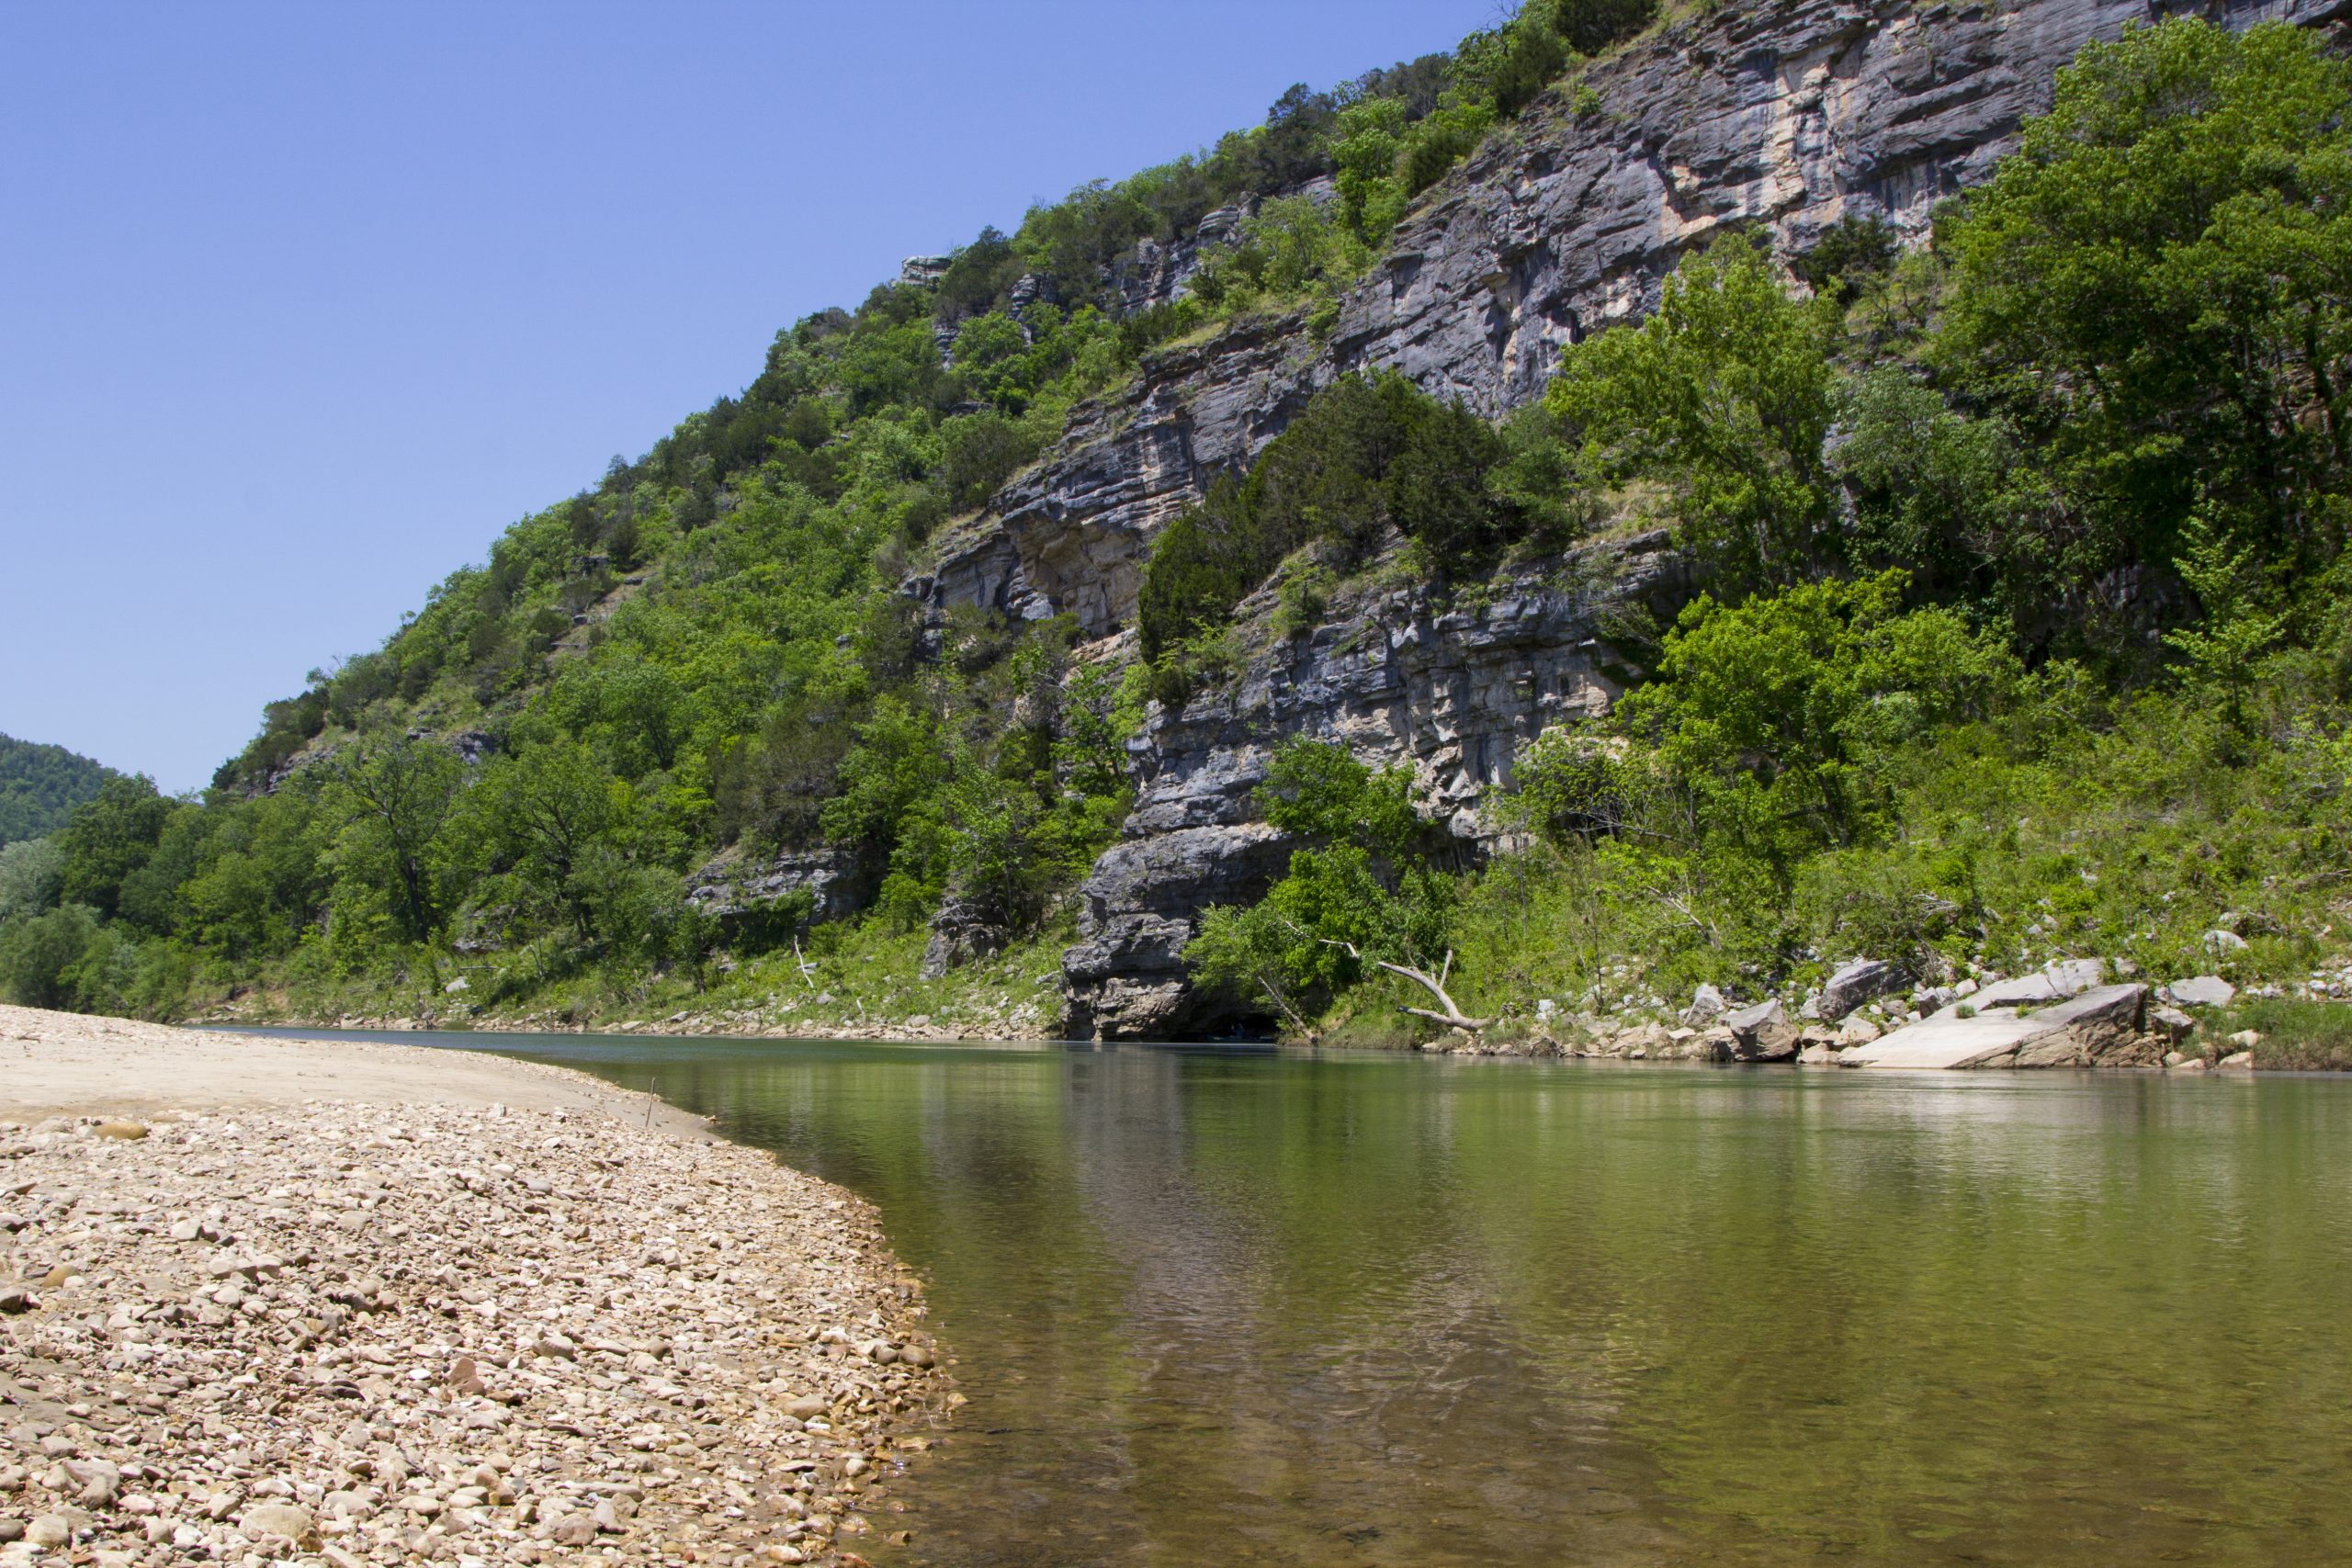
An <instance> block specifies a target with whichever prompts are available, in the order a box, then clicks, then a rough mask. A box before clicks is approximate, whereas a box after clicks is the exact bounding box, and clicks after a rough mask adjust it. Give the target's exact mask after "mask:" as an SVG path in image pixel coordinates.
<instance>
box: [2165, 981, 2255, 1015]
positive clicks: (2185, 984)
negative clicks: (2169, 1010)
mask: <svg viewBox="0 0 2352 1568" xmlns="http://www.w3.org/2000/svg"><path fill="white" fill-rule="evenodd" d="M2163 994H2164V997H2165V1000H2166V1001H2169V1002H2171V1003H2173V1004H2174V1005H2175V1006H2177V1007H2185V1008H2225V1007H2227V1006H2229V1005H2230V1004H2231V1003H2232V1002H2233V1001H2235V1000H2237V999H2238V988H2237V987H2235V986H2233V985H2231V984H2230V983H2229V982H2228V981H2227V980H2224V979H2222V977H2221V976H2219V975H2199V976H2194V977H2193V978H2190V979H2187V980H2175V981H2174V982H2173V983H2172V984H2171V985H2169V986H2166V987H2164V993H2163Z"/></svg>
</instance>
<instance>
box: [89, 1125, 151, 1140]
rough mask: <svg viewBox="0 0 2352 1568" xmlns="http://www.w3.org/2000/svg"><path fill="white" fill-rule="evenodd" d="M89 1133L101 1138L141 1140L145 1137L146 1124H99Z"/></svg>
mask: <svg viewBox="0 0 2352 1568" xmlns="http://www.w3.org/2000/svg"><path fill="white" fill-rule="evenodd" d="M90 1131H91V1133H92V1134H93V1135H95V1136H96V1137H101V1138H123V1139H135V1138H143V1137H145V1136H146V1135H147V1123H146V1122H99V1123H98V1124H97V1125H96V1126H95V1127H93V1128H91V1129H90Z"/></svg>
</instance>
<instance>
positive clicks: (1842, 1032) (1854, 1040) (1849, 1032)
mask: <svg viewBox="0 0 2352 1568" xmlns="http://www.w3.org/2000/svg"><path fill="white" fill-rule="evenodd" d="M1883 1033H1884V1031H1883V1030H1882V1029H1880V1028H1879V1026H1878V1025H1877V1024H1875V1023H1872V1022H1871V1021H1870V1020H1869V1019H1867V1018H1849V1019H1848V1020H1847V1021H1845V1022H1844V1023H1842V1024H1839V1025H1838V1044H1839V1045H1841V1046H1844V1047H1847V1048H1849V1049H1850V1048H1851V1047H1853V1046H1856V1045H1868V1044H1869V1043H1871V1042H1872V1041H1874V1040H1876V1039H1877V1038H1878V1037H1879V1036H1880V1035H1881V1034H1883Z"/></svg>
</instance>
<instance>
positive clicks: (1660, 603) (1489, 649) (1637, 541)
mask: <svg viewBox="0 0 2352 1568" xmlns="http://www.w3.org/2000/svg"><path fill="white" fill-rule="evenodd" d="M1377 577H1378V574H1377V573H1374V574H1373V578H1374V581H1371V582H1367V583H1363V584H1361V585H1359V586H1358V587H1356V588H1355V589H1353V590H1352V591H1351V592H1348V593H1346V594H1344V595H1342V596H1341V597H1340V598H1339V599H1338V600H1336V601H1335V602H1334V603H1333V604H1331V606H1330V608H1329V612H1328V613H1327V615H1325V617H1324V618H1323V622H1322V624H1321V625H1319V626H1317V627H1315V629H1314V630H1313V631H1312V632H1311V633H1308V634H1306V635H1303V636H1299V637H1272V635H1271V634H1270V633H1269V632H1268V630H1267V623H1268V621H1269V618H1270V613H1271V611H1272V595H1271V594H1261V595H1260V596H1258V598H1257V599H1256V600H1255V601H1253V602H1250V603H1247V604H1244V605H1243V631H1244V635H1245V636H1246V637H1249V638H1250V641H1252V642H1253V643H1254V644H1255V647H1256V651H1255V652H1254V653H1253V654H1252V655H1251V656H1250V660H1249V662H1248V665H1247V667H1246V668H1245V669H1244V670H1243V671H1241V672H1240V674H1239V675H1238V677H1237V678H1235V679H1234V680H1232V681H1231V682H1227V683H1226V684H1223V685H1221V686H1218V687H1216V688H1215V689H1213V690H1209V691H1204V692H1203V693H1201V694H1198V695H1196V696H1194V697H1193V700H1191V701H1190V702H1188V703H1186V704H1184V705H1183V706H1182V707H1181V708H1179V709H1176V710H1173V711H1166V710H1162V711H1159V713H1157V714H1156V715H1155V716H1154V719H1153V721H1152V724H1151V726H1150V728H1149V729H1148V731H1147V733H1146V735H1145V736H1144V738H1143V739H1142V742H1141V744H1140V745H1138V747H1137V748H1136V757H1137V761H1138V763H1139V764H1140V766H1141V768H1142V770H1143V773H1144V779H1143V783H1142V786H1141V788H1140V791H1139V793H1138V795H1137V798H1136V807H1135V810H1134V811H1133V813H1131V814H1130V815H1129V817H1128V818H1127V821H1126V824H1125V837H1124V839H1123V840H1122V841H1121V842H1119V843H1117V844H1114V845H1113V846H1112V848H1111V849H1110V851H1109V852H1106V853H1105V854H1104V855H1103V857H1102V859H1101V860H1100V861H1098V862H1097V863H1096V864H1095V867H1094V872H1093V874H1092V875H1091V877H1090V878H1089V879H1088V880H1087V883H1086V886H1085V888H1084V889H1083V892H1082V895H1081V897H1082V898H1083V904H1082V906H1081V909H1080V916H1079V942H1078V943H1077V945H1076V946H1074V947H1072V948H1071V949H1070V950H1069V952H1068V953H1066V954H1065V955H1064V958H1063V962H1062V975H1063V987H1064V992H1065V995H1066V998H1067V999H1068V1002H1069V1010H1070V1011H1069V1023H1070V1027H1071V1030H1072V1032H1074V1033H1077V1034H1080V1035H1088V1036H1092V1035H1100V1036H1103V1037H1107V1038H1125V1039H1150V1038H1161V1039H1165V1038H1171V1037H1182V1036H1185V1035H1189V1034H1196V1033H1201V1032H1206V1031H1209V1030H1213V1029H1215V1028H1216V1027H1218V1026H1219V1025H1221V1024H1222V1023H1224V1022H1226V1021H1228V1020H1230V1019H1231V1018H1232V1017H1234V1016H1235V1015H1236V1014H1237V1013H1238V1012H1247V1011H1250V1009H1249V1008H1248V1007H1247V1005H1246V1002H1245V1003H1244V1004H1243V1005H1240V1006H1238V1007H1237V1006H1236V1005H1234V1004H1232V1003H1230V1002H1227V1001H1225V1000H1222V999H1219V998H1204V997H1201V996H1199V995H1197V994H1196V993H1194V992H1193V990H1192V989H1191V988H1190V987H1187V985H1186V984H1185V979H1184V966H1183V962H1182V951H1183V947H1184V944H1185V942H1189V941H1190V940H1191V939H1192V935H1193V930H1194V926H1195V922H1196V920H1197V917H1198V915H1199V912H1200V910H1201V909H1203V908H1206V907H1207V906H1209V905H1211V904H1220V903H1236V902H1247V901H1249V900H1252V899H1255V898H1257V897H1260V896H1261V895H1262V893H1263V892H1264V890H1265V887H1266V885H1267V884H1268V883H1269V882H1270V881H1271V880H1272V878H1273V877H1275V876H1278V875H1280V874H1281V873H1282V869H1283V865H1284V863H1286V862H1287V860H1288V858H1289V854H1290V849H1291V846H1290V844H1289V843H1288V842H1286V841H1285V840H1283V836H1282V835H1281V834H1279V833H1277V832H1276V831H1275V830H1274V829H1272V828H1270V827H1269V826H1267V824H1265V823H1264V822H1262V821H1261V820H1258V812H1257V808H1256V807H1255V805H1254V803H1253V801H1252V793H1253V792H1254V791H1255V790H1256V788H1257V786H1258V784H1259V783H1260V782H1261V780H1262V779H1263V778H1264V777H1265V772H1266V763H1267V761H1268V760H1269V759H1270V758H1271V757H1272V754H1273V751H1274V750H1275V748H1276V747H1278V746H1280V745H1281V744H1282V743H1283V741H1284V740H1285V739H1289V738H1290V737H1292V736H1294V735H1306V736H1310V737H1312V738H1314V739H1321V740H1330V741H1336V742H1339V743H1340V744H1343V745H1345V746H1346V747H1347V748H1348V749H1349V750H1351V752H1352V753H1354V754H1355V755H1356V756H1357V757H1359V758H1361V759H1363V761H1367V762H1370V763H1372V764H1374V766H1379V767H1388V766H1394V765H1396V764H1397V763H1404V764H1407V765H1408V766H1410V767H1411V768H1412V769H1413V770H1414V773H1415V774H1416V775H1417V784H1418V786H1419V794H1420V797H1421V799H1422V801H1423V802H1424V804H1425V806H1426V807H1430V808H1431V809H1433V810H1434V811H1435V813H1436V814H1437V815H1438V816H1439V818H1441V819H1442V820H1443V821H1444V822H1445V823H1446V825H1447V826H1448V827H1449V828H1450V829H1451V830H1452V831H1453V834H1454V836H1455V838H1456V839H1457V840H1459V841H1460V842H1461V844H1462V848H1463V857H1464V860H1465V862H1466V861H1469V860H1472V859H1475V858H1476V855H1477V854H1478V853H1479V852H1480V840H1481V838H1482V835H1484V834H1485V833H1486V832H1487V827H1486V825H1485V824H1484V823H1483V822H1482V820H1481V819H1480V818H1479V817H1478V815H1477V813H1476V805H1477V802H1478V800H1479V798H1480V797H1481V796H1482V795H1484V793H1485V792H1486V791H1487V789H1488V788H1489V787H1491V786H1492V785H1494V784H1498V783H1501V782H1503V781H1504V780H1505V779H1507V778H1508V777H1509V774H1510V766H1511V761H1512V759H1513V758H1514V757H1515V756H1516V754H1517V752H1518V750H1519V748H1520V747H1521V746H1523V745H1525V744H1526V743H1527V742H1528V741H1529V740H1531V739H1533V738H1534V737H1535V736H1537V735H1539V734H1541V733H1542V732H1543V731H1544V728H1547V727H1549V726H1551V725H1555V724H1558V723H1560V722H1562V721H1564V720H1567V719H1573V718H1578V717H1590V716H1598V715H1600V714H1603V713H1605V712H1607V711H1608V708H1609V705H1610V704H1611V702H1613V701H1614V700H1615V699H1616V697H1617V695H1618V694H1619V693H1620V692H1621V691H1622V690H1623V682H1624V681H1625V680H1626V678H1627V677H1628V675H1629V673H1630V671H1629V670H1628V669H1627V667H1626V665H1625V664H1624V662H1623V658H1624V656H1623V653H1622V652H1621V650H1619V649H1617V648H1616V647H1614V646H1612V644H1611V642H1610V640H1609V636H1608V632H1609V628H1610V626H1611V625H1612V623H1613V622H1614V620H1615V619H1616V618H1617V617H1619V616H1622V615H1624V614H1625V613H1626V612H1628V611H1630V610H1634V609H1638V610H1640V611H1642V612H1645V614H1646V615H1647V616H1648V617H1649V618H1650V619H1651V620H1653V621H1657V620H1663V619H1666V618H1669V617H1671V615H1673V614H1674V612H1675V610H1676V609H1677V608H1679V606H1680V604H1682V603H1683V602H1684V601H1685V600H1686V599H1687V598H1688V597H1689V595H1690V592H1691V578H1690V571H1689V562H1688V560H1687V558H1685V557H1684V556H1683V555H1682V554H1681V553H1680V552H1679V551H1678V550H1676V549H1675V548H1674V547H1673V544H1672V541H1671V540H1670V539H1669V537H1668V536H1667V535H1666V534H1664V533H1646V534H1642V535H1638V536H1634V537H1632V538H1629V539H1624V540H1619V541H1615V542H1611V543H1607V544H1599V545H1594V546H1590V547H1587V548H1585V549H1583V550H1581V551H1579V552H1577V555H1576V556H1575V557H1574V558H1570V559H1567V560H1565V561H1553V562H1546V563H1544V564H1543V565H1542V566H1540V567H1537V568H1533V569H1531V570H1528V571H1526V572H1523V573H1521V574H1517V575H1515V576H1514V577H1512V578H1510V579H1509V580H1507V581H1504V582H1501V583H1498V584H1497V585H1495V586H1496V590H1497V591H1496V592H1493V593H1492V595H1491V596H1490V597H1489V598H1487V601H1486V602H1485V603H1483V604H1476V605H1453V604H1447V603H1446V602H1445V601H1444V600H1443V599H1442V597H1441V596H1439V594H1437V593H1436V592H1434V591H1432V590H1430V589H1426V588H1396V589H1389V588H1383V587H1381V586H1379V585H1378V583H1377Z"/></svg>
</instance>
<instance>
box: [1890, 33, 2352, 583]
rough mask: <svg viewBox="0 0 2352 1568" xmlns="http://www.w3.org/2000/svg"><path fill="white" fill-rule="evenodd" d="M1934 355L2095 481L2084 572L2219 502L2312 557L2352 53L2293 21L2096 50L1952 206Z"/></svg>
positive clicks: (2324, 466)
mask: <svg viewBox="0 0 2352 1568" xmlns="http://www.w3.org/2000/svg"><path fill="white" fill-rule="evenodd" d="M1937 245H1938V248H1939V251H1941V252H1942V253H1944V254H1946V255H1947V256H1948V257H1949V258H1950V260H1951V265H1952V269H1953V271H1952V287H1951V297H1950V299H1949V302H1948V307H1947V310H1946V311H1945V314H1944V318H1943V324H1942V326H1941V327H1940V329H1939V331H1938V333H1936V337H1935V341H1934V344H1933V351H1934V356H1935V359H1936V362H1937V364H1938V365H1939V367H1941V368H1942V369H1943V371H1944V372H1945V374H1946V375H1948V376H1949V377H1950V378H1951V379H1952V381H1953V382H1954V384H1956V385H1957V386H1959V387H1961V388H1962V389H1965V390H1967V391H1968V392H1970V393H1971V394H1972V395H1973V396H1975V397H1977V398H1980V399H1983V400H1985V401H1987V402H1989V403H1991V404H1994V405H1996V406H1998V407H2000V408H2002V409H2004V410H2006V411H2007V412H2008V413H2009V414H2010V416H2011V417H2012V418H2013V419H2014V420H2015V421H2016V422H2017V423H2018V427H2019V429H2020V430H2021V431H2022V432H2023V433H2024V434H2026V436H2027V437H2028V439H2029V440H2030V441H2031V442H2033V443H2034V444H2035V445H2036V446H2039V447H2040V448H2041V451H2042V452H2043V454H2044V455H2045V460H2046V461H2047V462H2048V463H2049V465H2050V466H2051V468H2052V471H2053V474H2054V475H2055V476H2056V477H2057V478H2058V479H2059V481H2060V483H2061V484H2062V485H2063V486H2064V488H2065V489H2066V490H2067V491H2069V492H2070V493H2071V494H2072V495H2074V496H2075V498H2077V513H2078V517H2079V525H2078V526H2076V527H2075V529H2073V530H2072V531H2071V532H2070V534H2069V535H2068V536H2064V537H2061V538H2057V539H2053V540H2052V541H2051V544H2050V546H2049V549H2050V552H2051V553H2052V555H2053V557H2055V558H2056V565H2057V568H2058V569H2059V570H2061V571H2062V572H2063V573H2064V574H2065V575H2066V576H2067V577H2069V578H2072V579H2076V580H2079V579H2081V578H2083V577H2085V576H2086V575H2087V574H2090V573H2093V572H2096V571H2098V570H2104V569H2106V568H2107V567H2109V566H2110V565H2113V564H2115V563H2117V562H2119V561H2122V560H2127V559H2133V558H2138V559H2162V558H2165V556H2167V555H2169V554H2171V553H2172V541H2173V538H2174V536H2175V534H2176V533H2177V531H2178V530H2179V529H2181V528H2182V527H2183V526H2184V525H2186V523H2187V520H2188V516H2189V513H2190V512H2191V510H2192V509H2193V508H2198V507H2200V506H2201V508H2202V510H2203V513H2204V515H2205V517H2206V520H2207V522H2208V524H2209V525H2211V527H2212V528H2214V529H2216V530H2218V531H2219V533H2220V534H2221V536H2222V537H2223V538H2224V539H2225V540H2226V541H2227V542H2228V543H2229V544H2230V546H2231V547H2241V546H2242V547H2249V548H2251V549H2253V550H2254V551H2255V552H2256V555H2257V556H2258V557H2259V558H2263V559H2266V560H2273V559H2275V560H2291V561H2294V562H2297V563H2298V564H2303V565H2309V564H2311V563H2312V560H2313V559H2314V558H2316V556H2317V555H2318V554H2320V553H2323V552H2324V551H2326V550H2331V549H2332V548H2333V533H2332V531H2331V530H2329V529H2326V528H2324V526H2323V520H2324V504H2325V503H2324V500H2323V498H2324V496H2325V494H2326V493H2327V491H2329V490H2330V488H2331V485H2332V481H2333V480H2334V479H2335V477H2336V476H2338V475H2340V474H2341V472H2342V470H2343V468H2344V464H2345V460H2346V443H2347V441H2352V430H2347V427H2346V414H2347V412H2352V410H2347V408H2346V397H2347V396H2352V65H2348V64H2347V63H2346V62H2345V61H2344V60H2343V59H2342V58H2341V57H2340V56H2338V55H2337V54H2335V52H2333V51H2331V50H2330V49H2329V48H2328V47H2327V46H2326V44H2325V43H2324V40H2323V39H2321V38H2320V37H2318V36H2317V35H2315V34H2312V33H2310V32H2307V31H2305V30H2304V29H2302V28H2294V27H2290V26H2287V25H2285V24H2283V23H2266V24H2263V25H2261V26H2258V27H2255V28H2249V29H2248V30H2246V31H2245V32H2244V33H2232V32H2229V31H2227V30H2225V29H2222V28H2216V27H2213V26H2211V25H2210V24H2208V23H2206V22H2204V21H2201V20H2197V19H2193V18H2177V19H2175V20H2171V21H2166V22H2164V23H2161V24H2159V25H2158V26H2155V27H2148V28H2141V27H2133V28H2126V29H2125V31H2124V34H2123V36H2122V37H2121V38H2120V39H2117V40H2115V41H2113V42H2111V43H2098V42H2094V43H2091V44H2089V45H2086V47H2085V48H2084V50H2083V52H2082V53H2081V55H2080V56H2079V57H2077V59H2076V61H2075V63H2074V64H2073V65H2071V66H2069V67H2068V68H2067V69H2065V70H2064V71H2062V72H2060V73H2059V75H2058V85H2057V91H2056V95H2055V99H2054V101H2053V103H2052V107H2051V111H2050V113H2049V114H2047V115H2045V116H2042V117H2041V118H2037V119H2033V120H2030V121H2028V122H2027V125H2026V128H2025V131H2024V135H2023V139H2022V142H2021V145H2020V147H2019V149H2018V154H2017V155H2016V156H2014V157H2011V158H2008V159H2006V160H2004V161H2003V163H2002V164H2001V166H2000V168H1999V170H1998V171H1997V172H1996V175H1994V177H1993V179H1992V181H1991V182H1990V183H1989V184H1987V185H1986V186H1984V187H1983V188H1981V189H1979V190H1977V191H1975V192H1973V193H1971V194H1970V195H1969V196H1968V197H1965V198H1964V199H1963V201H1962V204H1961V206H1960V209H1959V212H1958V214H1957V215H1956V216H1955V217H1952V218H1951V219H1949V220H1946V221H1943V222H1942V223H1940V224H1939V231H1938V235H1937Z"/></svg>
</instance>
